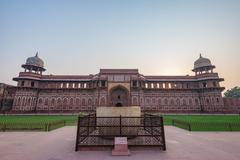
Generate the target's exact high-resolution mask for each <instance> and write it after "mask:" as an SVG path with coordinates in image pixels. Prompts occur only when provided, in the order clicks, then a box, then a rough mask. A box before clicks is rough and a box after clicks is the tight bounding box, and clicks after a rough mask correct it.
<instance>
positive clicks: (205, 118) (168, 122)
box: [164, 115, 240, 125]
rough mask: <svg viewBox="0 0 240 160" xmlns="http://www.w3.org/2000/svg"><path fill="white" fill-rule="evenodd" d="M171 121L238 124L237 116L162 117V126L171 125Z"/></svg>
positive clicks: (238, 118) (238, 117)
mask: <svg viewBox="0 0 240 160" xmlns="http://www.w3.org/2000/svg"><path fill="white" fill-rule="evenodd" d="M172 119H178V120H183V121H186V122H228V123H240V116H238V115H164V124H165V125H172Z"/></svg>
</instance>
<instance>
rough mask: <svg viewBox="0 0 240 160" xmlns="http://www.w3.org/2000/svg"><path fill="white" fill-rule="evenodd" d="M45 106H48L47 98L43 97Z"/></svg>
mask: <svg viewBox="0 0 240 160" xmlns="http://www.w3.org/2000/svg"><path fill="white" fill-rule="evenodd" d="M44 104H45V105H46V106H48V98H46V99H45V103H44Z"/></svg>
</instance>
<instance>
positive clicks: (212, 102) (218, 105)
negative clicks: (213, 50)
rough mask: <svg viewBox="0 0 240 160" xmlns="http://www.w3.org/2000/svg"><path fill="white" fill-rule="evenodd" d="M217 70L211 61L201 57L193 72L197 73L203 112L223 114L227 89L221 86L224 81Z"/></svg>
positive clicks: (195, 63) (196, 77)
mask: <svg viewBox="0 0 240 160" xmlns="http://www.w3.org/2000/svg"><path fill="white" fill-rule="evenodd" d="M214 68H215V66H214V65H212V63H211V61H210V59H208V58H204V57H202V55H201V54H200V57H199V58H198V59H197V60H196V61H195V62H194V68H193V70H192V71H193V72H195V80H196V85H197V88H198V89H197V90H198V93H199V99H200V106H201V111H203V112H222V111H224V104H223V99H222V93H221V92H222V91H223V90H224V89H225V88H224V87H221V86H220V82H221V81H224V79H223V78H219V76H218V73H216V72H214V71H213V69H214Z"/></svg>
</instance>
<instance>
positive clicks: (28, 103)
mask: <svg viewBox="0 0 240 160" xmlns="http://www.w3.org/2000/svg"><path fill="white" fill-rule="evenodd" d="M27 105H28V106H30V105H31V98H28V101H27Z"/></svg>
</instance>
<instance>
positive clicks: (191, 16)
mask: <svg viewBox="0 0 240 160" xmlns="http://www.w3.org/2000/svg"><path fill="white" fill-rule="evenodd" d="M37 51H39V56H40V57H41V58H42V59H43V60H44V62H45V67H46V69H47V71H46V74H95V73H98V72H99V69H100V68H138V69H139V71H140V73H142V74H146V75H187V74H193V73H192V72H191V69H192V68H193V63H194V61H195V60H196V59H197V58H198V57H199V53H202V55H203V56H204V57H207V58H210V59H211V61H212V63H213V64H214V65H216V70H215V71H217V72H218V73H219V75H220V77H223V78H225V81H224V82H223V83H222V85H223V86H225V87H227V88H231V87H234V86H236V85H238V86H239V85H240V62H239V61H240V0H235V1H234V0H176V1H174V0H165V1H161V0H82V1H81V0H47V1H45V0H35V1H34V0H29V1H26V0H15V1H14V0H0V60H1V61H0V82H4V83H10V84H15V82H13V81H12V78H13V77H14V76H17V75H18V72H19V71H22V69H21V67H20V66H21V64H23V63H25V61H26V58H27V57H30V56H34V55H35V53H36V52H37Z"/></svg>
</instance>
